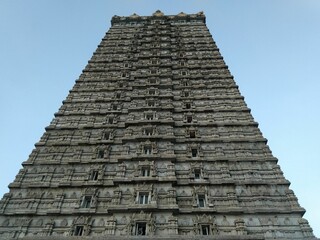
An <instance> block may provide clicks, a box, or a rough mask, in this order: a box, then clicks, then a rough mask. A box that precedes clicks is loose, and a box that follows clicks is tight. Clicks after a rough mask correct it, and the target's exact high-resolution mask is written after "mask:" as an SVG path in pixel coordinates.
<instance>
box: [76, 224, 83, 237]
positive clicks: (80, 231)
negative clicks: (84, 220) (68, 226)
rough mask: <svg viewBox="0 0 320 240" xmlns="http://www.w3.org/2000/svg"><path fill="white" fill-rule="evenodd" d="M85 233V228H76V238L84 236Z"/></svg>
mask: <svg viewBox="0 0 320 240" xmlns="http://www.w3.org/2000/svg"><path fill="white" fill-rule="evenodd" d="M83 233H84V227H83V226H76V228H75V230H74V236H82V235H83Z"/></svg>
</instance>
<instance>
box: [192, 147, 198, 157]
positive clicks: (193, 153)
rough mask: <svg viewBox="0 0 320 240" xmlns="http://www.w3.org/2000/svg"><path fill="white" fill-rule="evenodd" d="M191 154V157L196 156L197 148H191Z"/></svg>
mask: <svg viewBox="0 0 320 240" xmlns="http://www.w3.org/2000/svg"><path fill="white" fill-rule="evenodd" d="M191 154H192V157H197V156H198V150H197V149H192V150H191Z"/></svg>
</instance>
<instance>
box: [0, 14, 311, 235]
mask: <svg viewBox="0 0 320 240" xmlns="http://www.w3.org/2000/svg"><path fill="white" fill-rule="evenodd" d="M289 184H290V183H289V181H288V180H286V179H285V178H284V176H283V173H282V171H281V170H280V167H279V166H278V165H277V159H276V158H275V157H274V156H273V155H272V153H271V151H270V149H269V147H268V145H267V140H266V139H265V138H264V137H263V136H262V134H261V132H260V130H259V128H258V124H257V123H256V122H255V121H254V119H253V117H252V116H251V114H250V109H249V108H248V107H247V106H246V103H245V102H244V98H243V97H242V96H241V94H240V92H239V90H238V86H237V85H236V83H235V82H234V80H233V77H232V75H231V74H230V72H229V70H228V68H227V66H226V65H225V63H224V61H223V58H222V57H221V55H220V53H219V49H218V48H217V46H216V45H215V43H214V41H213V39H212V37H211V34H210V33H209V31H208V29H207V27H206V25H205V16H204V14H203V13H198V14H185V13H180V14H178V15H176V16H166V15H164V14H163V13H161V12H160V11H157V12H155V13H154V14H153V15H152V16H149V17H144V16H138V15H137V14H133V15H132V16H130V17H118V16H115V17H113V19H112V27H111V29H110V30H109V31H108V32H107V33H106V35H105V37H104V38H103V39H102V42H101V43H100V45H99V47H98V48H97V50H96V52H95V53H94V54H93V56H92V58H91V60H90V61H89V63H88V65H87V66H86V68H85V69H84V71H83V73H82V74H81V75H80V77H79V79H78V80H77V81H76V83H75V85H74V87H73V89H72V90H71V91H70V94H69V95H68V96H67V98H66V100H65V101H64V102H63V105H62V106H61V108H60V109H59V110H58V112H57V113H56V114H55V118H54V119H53V120H52V122H51V124H50V125H49V126H48V127H47V128H46V132H45V133H44V135H43V136H42V138H41V139H40V141H39V142H38V143H36V147H35V149H34V150H33V151H32V153H31V154H30V156H29V159H28V160H27V161H25V162H24V163H23V169H21V170H20V171H19V173H18V174H17V176H16V179H15V181H14V182H13V183H11V184H10V186H9V187H10V192H9V193H7V194H5V195H4V196H3V198H2V200H1V201H0V239H11V238H24V239H52V240H53V239H96V240H98V239H110V240H113V239H114V240H120V239H159V240H160V239H177V240H178V239H186V240H188V239H190V240H191V239H194V240H196V239H217V240H218V239H221V240H227V239H243V240H244V239H314V236H313V233H312V229H311V228H310V226H309V224H308V222H307V221H306V220H305V219H303V218H302V216H303V214H304V212H305V210H304V209H303V208H302V207H300V205H299V203H298V201H297V198H296V196H295V195H294V193H293V192H292V190H290V189H289ZM137 235H138V236H137ZM207 235H209V236H207Z"/></svg>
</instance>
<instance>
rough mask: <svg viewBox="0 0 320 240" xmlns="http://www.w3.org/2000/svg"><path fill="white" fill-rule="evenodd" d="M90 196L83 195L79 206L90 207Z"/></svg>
mask: <svg viewBox="0 0 320 240" xmlns="http://www.w3.org/2000/svg"><path fill="white" fill-rule="evenodd" d="M91 201H92V196H84V197H83V198H82V202H81V208H90V206H91Z"/></svg>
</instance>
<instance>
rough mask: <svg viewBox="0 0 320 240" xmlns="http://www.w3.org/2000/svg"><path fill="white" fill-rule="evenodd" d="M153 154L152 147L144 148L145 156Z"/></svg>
mask: <svg viewBox="0 0 320 240" xmlns="http://www.w3.org/2000/svg"><path fill="white" fill-rule="evenodd" d="M151 153H152V148H151V146H145V147H144V154H151Z"/></svg>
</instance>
